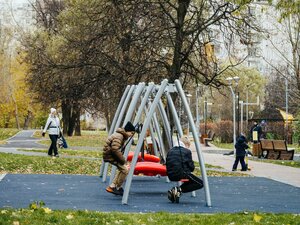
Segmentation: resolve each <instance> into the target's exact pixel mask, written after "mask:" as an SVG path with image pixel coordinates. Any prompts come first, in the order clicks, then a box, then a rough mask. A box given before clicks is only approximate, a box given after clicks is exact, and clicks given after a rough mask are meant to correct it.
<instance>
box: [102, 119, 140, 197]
mask: <svg viewBox="0 0 300 225" xmlns="http://www.w3.org/2000/svg"><path fill="white" fill-rule="evenodd" d="M134 133H135V127H134V126H133V124H132V123H131V122H128V123H127V124H126V125H125V127H124V128H118V129H117V130H116V132H114V133H113V134H112V135H110V136H109V137H108V138H107V139H106V141H105V145H104V148H103V161H104V162H109V163H110V164H112V165H114V166H116V167H117V172H116V175H115V178H114V180H113V182H112V183H111V185H109V186H108V187H106V191H107V192H109V193H112V194H115V195H123V192H124V190H123V188H122V185H123V183H124V181H125V179H126V177H127V175H128V169H127V167H126V166H125V165H124V164H125V162H126V160H125V158H124V156H123V152H122V148H123V146H124V144H125V141H126V140H127V139H128V138H129V137H131V136H133V135H134Z"/></svg>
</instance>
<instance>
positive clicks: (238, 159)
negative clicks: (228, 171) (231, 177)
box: [232, 156, 247, 171]
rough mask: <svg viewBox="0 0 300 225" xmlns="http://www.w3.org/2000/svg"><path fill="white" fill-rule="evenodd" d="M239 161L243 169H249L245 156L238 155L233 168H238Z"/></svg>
mask: <svg viewBox="0 0 300 225" xmlns="http://www.w3.org/2000/svg"><path fill="white" fill-rule="evenodd" d="M239 162H240V163H241V166H242V171H246V170H247V166H246V163H245V156H236V157H235V161H234V164H233V166H232V169H233V170H236V168H237V166H238V164H239Z"/></svg>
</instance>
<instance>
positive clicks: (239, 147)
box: [232, 135, 249, 171]
mask: <svg viewBox="0 0 300 225" xmlns="http://www.w3.org/2000/svg"><path fill="white" fill-rule="evenodd" d="M234 147H235V150H236V153H235V161H234V164H233V166H232V171H236V169H237V166H238V164H239V162H240V163H241V166H242V171H247V165H246V163H245V156H246V149H248V148H249V146H248V145H247V143H246V138H245V136H244V135H241V136H239V137H238V139H237V142H236V144H235V146H234Z"/></svg>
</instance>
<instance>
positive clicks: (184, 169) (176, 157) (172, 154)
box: [166, 137, 203, 203]
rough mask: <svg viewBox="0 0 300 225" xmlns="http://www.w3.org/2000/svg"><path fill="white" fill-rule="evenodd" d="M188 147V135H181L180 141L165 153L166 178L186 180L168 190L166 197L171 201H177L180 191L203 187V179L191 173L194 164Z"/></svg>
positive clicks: (185, 191)
mask: <svg viewBox="0 0 300 225" xmlns="http://www.w3.org/2000/svg"><path fill="white" fill-rule="evenodd" d="M178 142H179V143H178ZM175 143H176V142H175ZM189 147H190V141H189V139H188V137H183V138H181V139H180V141H177V143H176V144H175V146H174V147H173V148H172V149H171V150H170V151H169V152H168V155H167V160H166V166H167V175H168V178H169V179H170V180H171V181H180V180H182V179H185V180H186V181H185V182H184V183H183V184H182V185H180V186H175V187H173V188H171V189H170V190H168V199H169V200H170V201H171V202H176V203H179V198H180V196H181V194H182V193H187V192H191V191H195V190H198V189H201V188H202V187H203V181H202V180H201V179H200V178H199V177H197V176H195V175H194V174H193V173H192V172H193V171H194V169H195V165H194V161H193V159H192V152H191V150H189Z"/></svg>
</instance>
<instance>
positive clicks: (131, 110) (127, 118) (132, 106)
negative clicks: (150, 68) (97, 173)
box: [109, 82, 145, 184]
mask: <svg viewBox="0 0 300 225" xmlns="http://www.w3.org/2000/svg"><path fill="white" fill-rule="evenodd" d="M144 87H145V83H143V82H142V83H139V84H138V85H137V86H136V88H135V90H134V93H133V96H132V100H131V102H130V104H129V106H128V109H127V113H126V116H125V119H124V121H123V125H122V127H124V126H125V125H126V123H127V122H128V121H131V119H132V117H133V113H134V110H135V107H136V105H137V103H138V101H139V98H140V96H141V94H142V92H143V90H144ZM128 99H130V96H129V98H128ZM122 109H123V108H122ZM124 113H125V110H124V112H123V113H121V114H120V117H119V119H120V118H121V119H122V117H123V114H124ZM130 146H131V143H129V144H128V146H126V147H127V148H128V151H129V148H130ZM128 151H127V154H124V157H125V158H127V156H128ZM116 169H117V167H116V166H112V168H111V173H110V177H109V184H111V183H112V182H113V179H114V177H115V174H116Z"/></svg>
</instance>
